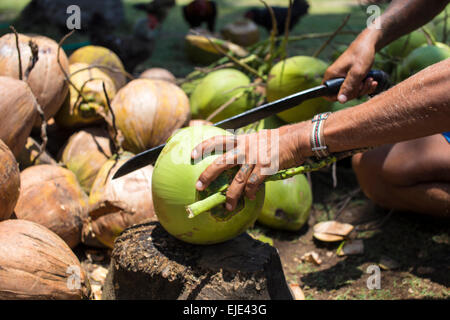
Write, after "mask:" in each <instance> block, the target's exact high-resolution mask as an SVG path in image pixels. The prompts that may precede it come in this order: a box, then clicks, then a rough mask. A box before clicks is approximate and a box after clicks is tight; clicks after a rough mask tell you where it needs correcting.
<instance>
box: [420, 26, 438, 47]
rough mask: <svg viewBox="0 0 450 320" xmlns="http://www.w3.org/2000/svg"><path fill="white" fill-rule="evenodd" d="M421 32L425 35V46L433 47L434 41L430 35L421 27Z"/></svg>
mask: <svg viewBox="0 0 450 320" xmlns="http://www.w3.org/2000/svg"><path fill="white" fill-rule="evenodd" d="M420 30H422V32H423V33H424V34H425V38H427V44H428V45H429V46H434V45H435V44H436V40H434V37H433V36H432V35H431V33H430V32H429V31H428V30H427V28H425V27H422V28H420Z"/></svg>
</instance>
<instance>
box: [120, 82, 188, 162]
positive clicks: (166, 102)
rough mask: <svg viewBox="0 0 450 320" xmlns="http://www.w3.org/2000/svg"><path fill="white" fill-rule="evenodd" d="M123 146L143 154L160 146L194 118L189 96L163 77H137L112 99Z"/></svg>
mask: <svg viewBox="0 0 450 320" xmlns="http://www.w3.org/2000/svg"><path fill="white" fill-rule="evenodd" d="M112 109H113V110H114V114H115V118H116V125H117V128H118V129H119V130H120V131H121V133H122V134H123V137H124V142H123V148H124V149H125V150H127V151H130V152H133V153H139V152H142V151H144V150H147V149H149V148H151V147H155V146H157V145H160V144H162V143H164V142H166V140H167V139H168V138H169V137H170V136H171V135H172V133H173V132H174V131H175V130H177V129H179V128H181V127H182V126H183V125H184V124H187V122H188V121H189V120H190V108H189V99H188V97H187V96H186V94H185V93H184V92H183V90H181V89H180V88H179V87H178V86H176V85H174V84H172V83H169V82H167V81H161V80H150V79H136V80H133V81H131V82H130V83H128V84H127V85H126V86H125V87H123V88H122V89H120V90H119V92H118V93H117V95H116V97H115V98H114V100H113V101H112Z"/></svg>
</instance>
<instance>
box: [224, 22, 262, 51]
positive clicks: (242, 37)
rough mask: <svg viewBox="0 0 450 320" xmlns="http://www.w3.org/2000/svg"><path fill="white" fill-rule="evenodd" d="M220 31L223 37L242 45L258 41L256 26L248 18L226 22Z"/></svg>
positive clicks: (249, 44)
mask: <svg viewBox="0 0 450 320" xmlns="http://www.w3.org/2000/svg"><path fill="white" fill-rule="evenodd" d="M221 33H222V36H223V37H224V39H226V40H229V41H231V42H233V43H236V44H238V45H240V46H243V47H248V46H251V45H254V44H255V43H257V42H258V41H259V29H258V26H257V25H256V24H255V23H254V22H253V21H251V20H248V19H241V20H238V21H235V22H231V23H229V24H227V25H226V26H225V27H224V28H223V29H222V31H221Z"/></svg>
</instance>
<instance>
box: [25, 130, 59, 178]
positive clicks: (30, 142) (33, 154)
mask: <svg viewBox="0 0 450 320" xmlns="http://www.w3.org/2000/svg"><path fill="white" fill-rule="evenodd" d="M40 149H41V146H40V144H39V143H38V142H37V141H36V140H34V139H33V138H32V137H28V139H27V143H26V144H25V147H24V148H23V149H22V152H21V153H20V154H19V156H18V157H17V162H18V163H19V168H20V170H25V169H26V168H28V167H31V166H34V165H39V164H52V165H56V161H55V159H53V158H52V156H51V155H50V154H49V153H48V152H47V151H44V152H43V153H42V154H40V155H39V152H40ZM38 155H39V157H38Z"/></svg>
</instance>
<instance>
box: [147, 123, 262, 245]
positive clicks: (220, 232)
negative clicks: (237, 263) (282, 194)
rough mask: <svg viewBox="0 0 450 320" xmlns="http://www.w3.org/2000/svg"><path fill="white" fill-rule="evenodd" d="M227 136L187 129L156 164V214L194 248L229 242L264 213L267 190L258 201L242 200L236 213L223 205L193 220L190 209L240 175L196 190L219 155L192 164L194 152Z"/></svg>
mask: <svg viewBox="0 0 450 320" xmlns="http://www.w3.org/2000/svg"><path fill="white" fill-rule="evenodd" d="M227 134H230V133H229V132H227V131H225V130H223V129H220V128H216V127H213V126H194V127H188V128H183V129H181V130H180V131H178V132H177V133H176V134H175V135H173V136H172V137H171V138H170V139H169V141H168V142H167V145H166V146H165V148H164V150H163V151H162V152H161V154H160V156H159V158H158V160H157V162H156V164H155V168H154V170H153V179H152V194H153V203H154V206H155V213H156V215H157V217H158V220H159V222H160V223H161V225H162V226H163V227H164V228H165V229H166V230H167V232H169V233H170V234H171V235H172V236H174V237H176V238H178V239H180V240H182V241H185V242H189V243H194V244H213V243H219V242H223V241H227V240H229V239H232V238H234V237H236V236H238V235H239V234H241V233H243V232H245V231H246V230H247V229H248V228H249V227H250V226H251V225H253V223H254V222H255V221H256V219H257V217H258V214H259V213H260V211H261V208H262V206H263V201H264V188H261V190H260V191H259V192H258V193H257V196H256V199H255V200H250V199H248V198H244V199H243V200H241V202H240V203H239V204H238V207H237V209H236V210H235V211H233V212H228V211H226V210H225V208H224V206H223V205H220V206H216V207H214V208H212V209H211V210H208V211H206V212H204V213H201V214H199V215H197V216H195V217H193V218H190V217H189V213H188V212H187V211H186V206H188V205H190V204H192V203H194V202H196V201H199V200H201V199H204V198H206V197H208V196H209V195H211V194H213V193H215V192H217V191H218V190H219V189H220V188H221V187H222V186H223V185H225V184H228V183H230V179H232V178H233V177H234V173H235V172H236V171H235V170H230V171H227V172H225V173H224V174H222V175H221V176H219V178H218V179H216V181H215V182H214V183H213V184H212V185H211V186H210V187H209V188H208V189H207V190H206V191H204V192H198V191H197V190H196V189H195V183H196V182H197V179H198V177H199V176H200V174H201V173H202V172H203V171H204V170H205V169H206V167H207V166H208V165H209V164H211V163H212V162H213V161H214V160H215V159H216V158H217V157H218V155H211V156H208V157H205V158H204V159H203V160H201V161H200V162H198V163H192V162H191V156H190V155H191V151H192V149H193V148H194V147H195V146H197V145H198V144H199V143H201V142H202V141H203V140H206V139H208V138H211V137H214V136H218V135H227Z"/></svg>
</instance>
